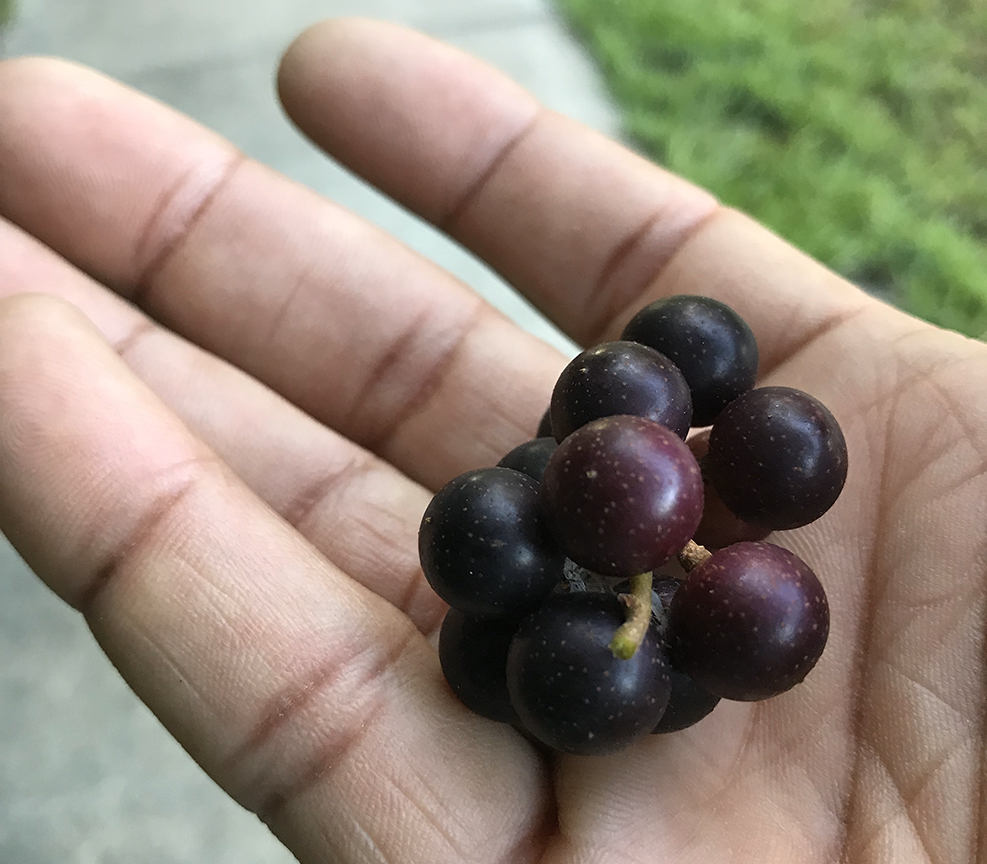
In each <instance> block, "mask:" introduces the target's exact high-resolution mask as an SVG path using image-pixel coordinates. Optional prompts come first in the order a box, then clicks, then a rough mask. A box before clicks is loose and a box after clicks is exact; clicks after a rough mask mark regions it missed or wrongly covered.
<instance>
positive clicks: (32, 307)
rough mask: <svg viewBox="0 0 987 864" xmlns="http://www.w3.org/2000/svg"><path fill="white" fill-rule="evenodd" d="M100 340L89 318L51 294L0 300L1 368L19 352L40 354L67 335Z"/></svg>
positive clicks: (23, 295) (29, 294)
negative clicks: (53, 342) (54, 339)
mask: <svg viewBox="0 0 987 864" xmlns="http://www.w3.org/2000/svg"><path fill="white" fill-rule="evenodd" d="M70 333H75V334H79V335H80V336H88V337H90V338H92V337H96V338H99V339H102V337H101V336H100V334H99V331H98V330H97V329H96V327H95V325H94V324H93V323H92V321H90V319H89V318H88V317H87V316H86V315H85V313H83V312H82V310H81V309H79V307H78V306H75V305H74V304H72V303H69V302H68V301H66V300H63V299H61V298H59V297H54V296H52V295H50V294H44V293H41V292H40V291H39V292H27V293H23V294H14V295H11V296H9V297H3V298H0V368H6V367H8V366H9V362H10V360H12V359H17V356H18V355H20V354H21V352H22V351H24V350H27V351H29V352H31V353H32V354H40V353H43V352H45V351H46V350H47V345H48V343H49V342H50V341H51V340H52V339H53V338H56V334H57V339H58V340H59V342H63V341H64V340H65V338H66V337H67V336H68V335H69V334H70Z"/></svg>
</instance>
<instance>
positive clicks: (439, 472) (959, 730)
mask: <svg viewBox="0 0 987 864" xmlns="http://www.w3.org/2000/svg"><path fill="white" fill-rule="evenodd" d="M279 87H280V92H281V96H282V101H283V103H284V105H285V107H286V109H287V111H288V113H289V115H290V116H291V118H292V119H293V120H294V122H295V123H297V124H298V126H299V127H300V128H301V129H302V130H303V131H304V132H305V133H306V134H308V135H309V136H310V137H311V138H312V139H313V141H315V142H316V143H317V144H318V145H320V146H321V147H323V148H324V149H325V150H326V151H327V152H328V153H329V154H331V155H332V156H333V157H334V158H336V159H338V160H340V161H341V162H342V163H344V164H345V165H347V166H348V167H350V168H351V169H352V170H354V171H355V172H357V173H358V174H360V175H362V176H363V177H365V178H366V179H367V180H368V181H370V182H371V183H373V184H375V185H377V186H378V187H379V188H381V189H382V190H383V191H385V192H386V193H388V194H389V195H391V196H393V197H394V198H395V199H396V200H398V201H399V202H401V203H402V204H404V205H405V206H407V207H408V208H409V209H411V210H412V211H415V212H417V213H418V214H420V215H421V216H422V217H423V218H424V219H427V220H429V221H430V222H432V223H434V224H435V225H436V226H438V227H439V228H440V229H441V230H443V231H445V232H446V233H448V234H449V235H450V236H451V237H453V238H455V239H456V240H458V241H459V242H461V243H462V244H463V245H465V246H466V247H468V248H469V249H471V250H473V251H474V252H475V253H476V254H477V255H478V256H480V257H481V258H483V259H484V260H485V261H487V262H488V263H489V264H490V265H491V266H492V267H493V268H495V269H496V270H497V271H499V272H500V273H501V274H502V275H503V276H504V278H505V279H506V280H508V281H509V282H510V283H511V284H512V285H514V286H515V287H516V289H517V290H518V291H520V292H522V293H523V294H524V295H525V296H526V297H527V298H529V299H530V300H531V302H533V303H534V304H535V305H536V306H537V307H538V308H540V309H541V310H543V311H544V312H545V313H546V314H547V315H548V316H549V317H550V318H552V319H553V320H554V321H555V322H557V323H558V325H559V326H560V327H561V328H563V329H564V330H565V331H566V332H568V333H569V334H570V335H571V336H572V337H573V338H574V339H575V340H577V341H578V342H580V343H583V344H593V343H596V342H600V341H604V340H605V339H608V338H615V337H616V336H617V335H618V334H619V333H620V331H621V329H622V327H623V325H624V323H625V322H626V321H627V320H628V319H629V317H630V316H631V314H633V312H634V311H635V310H637V309H639V308H640V307H641V306H643V305H644V304H645V303H647V302H649V301H650V300H652V299H654V298H657V297H660V296H663V295H668V294H674V293H698V294H705V295H709V296H713V297H716V298H718V299H721V300H723V301H725V302H727V303H728V304H730V305H731V306H733V307H734V308H735V309H736V310H737V311H738V312H739V313H740V314H741V315H742V316H743V317H744V318H745V319H746V320H747V321H748V322H749V323H750V324H751V326H752V329H753V330H754V332H755V335H756V336H757V339H758V342H759V345H760V348H761V362H762V366H761V370H760V382H761V383H764V384H769V383H770V384H785V385H790V386H795V387H800V388H802V389H804V390H807V391H809V392H810V393H812V394H813V395H815V396H817V397H818V398H819V399H821V400H822V401H823V402H824V403H825V404H827V405H828V406H829V407H830V409H831V410H832V411H833V413H834V414H835V415H836V417H837V418H838V419H839V421H840V423H841V424H842V427H843V429H844V432H845V434H846V437H847V441H848V447H849V453H850V473H849V478H848V481H847V485H846V488H845V491H844V493H843V495H842V497H841V498H840V500H839V501H838V502H837V504H836V506H835V507H834V508H833V509H832V510H831V511H830V512H829V513H828V514H826V515H825V516H824V517H823V518H822V519H820V520H819V521H818V522H816V523H814V524H812V525H810V526H807V527H805V528H802V529H799V530H796V531H792V532H786V533H784V534H781V535H776V537H775V538H774V539H775V540H776V542H779V543H781V544H783V545H785V546H787V547H789V548H791V549H792V550H793V551H795V552H796V553H797V554H799V555H801V556H802V557H803V558H805V559H806V560H807V561H808V562H810V564H811V565H812V567H813V568H814V569H815V570H816V572H817V573H819V574H820V576H821V578H822V580H823V582H824V584H825V586H826V588H827V591H828V593H829V598H830V604H831V610H832V631H831V636H830V641H829V645H828V647H827V650H826V652H825V653H824V655H823V657H822V660H821V661H820V663H819V665H818V666H817V667H816V669H815V670H814V671H813V672H812V673H811V674H810V676H809V677H808V678H807V680H806V681H805V682H804V683H803V684H802V685H800V686H799V687H797V688H795V689H794V690H792V691H790V692H789V693H787V694H785V695H783V696H780V697H777V698H775V699H772V700H769V701H766V702H763V703H756V704H740V703H722V704H721V705H720V707H718V708H717V710H716V711H715V712H714V713H713V714H712V715H711V716H710V717H709V718H707V719H706V720H704V721H703V722H702V723H700V724H699V725H698V726H696V727H694V728H693V729H690V730H687V731H685V732H682V733H677V734H675V735H670V736H650V737H649V738H648V739H647V740H644V741H642V742H641V743H639V744H637V745H635V746H634V747H632V748H631V749H630V750H628V751H626V752H624V753H621V754H618V755H615V756H608V757H600V758H579V757H565V756H562V757H559V756H549V755H546V754H544V753H541V752H539V751H537V750H536V749H535V748H533V747H532V746H530V745H529V744H528V742H527V741H525V740H524V739H523V738H522V737H520V736H519V735H517V734H516V733H515V732H514V731H513V730H512V729H510V728H507V727H505V726H501V725H497V724H494V723H491V722H488V721H486V720H483V719H481V718H479V717H476V716H474V715H472V714H471V713H470V712H469V711H467V710H466V709H465V708H463V707H462V706H461V705H459V703H458V702H457V701H456V700H455V699H454V697H453V696H452V695H451V693H450V691H449V690H448V688H447V686H446V685H445V684H444V682H443V680H442V677H441V672H440V670H439V666H438V662H437V658H436V655H435V651H434V649H433V648H432V647H431V645H430V643H429V641H428V636H429V635H432V634H434V631H435V629H436V627H437V626H438V623H439V622H440V620H441V616H442V614H443V611H444V610H443V607H442V605H441V603H440V602H439V601H438V600H437V599H436V597H435V596H434V595H433V594H432V593H431V592H430V590H429V588H428V586H427V584H425V583H424V581H423V578H422V575H421V572H420V570H419V567H418V563H417V552H416V540H415V538H416V534H417V529H418V524H419V520H420V518H421V515H422V511H423V510H424V507H425V505H426V504H427V502H428V500H429V496H430V494H431V491H432V490H435V489H437V488H438V487H439V486H441V485H442V484H443V483H444V482H445V481H447V480H449V479H450V478H451V477H453V476H454V475H456V474H458V473H460V472H462V471H464V470H467V469H469V468H473V467H477V466H482V465H490V464H493V463H494V462H496V461H497V459H499V457H500V456H501V455H503V453H505V452H507V450H509V449H511V448H512V447H513V446H515V445H516V444H518V443H520V442H521V441H523V440H525V439H527V438H529V437H531V435H532V434H533V431H534V429H535V428H536V426H537V424H538V419H539V417H540V415H541V412H542V411H543V410H544V408H545V405H546V404H547V400H548V397H549V394H550V392H551V388H552V384H553V382H554V379H555V377H556V376H557V374H558V372H559V371H560V370H561V368H562V366H563V365H564V362H565V358H563V357H562V356H561V355H559V354H558V353H556V351H555V350H554V349H552V348H549V347H548V346H546V345H545V344H543V343H541V342H539V341H537V340H536V339H534V338H533V337H531V336H528V335H526V334H525V333H523V332H521V331H520V330H519V329H518V328H517V327H516V326H515V325H514V324H513V323H511V322H510V321H508V320H507V319H505V318H504V317H503V316H502V315H500V314H499V313H498V312H496V311H494V310H493V309H491V308H490V307H489V306H488V305H486V304H485V303H484V302H482V301H481V300H480V299H478V298H477V297H476V296H475V295H474V294H473V293H471V292H470V291H469V290H468V289H467V288H466V287H465V286H463V285H462V284H459V283H458V282H457V281H456V280H454V279H453V278H452V277H450V276H449V275H448V274H446V273H444V272H442V271H441V270H439V269H438V268H437V267H435V266H434V265H432V264H431V263H429V262H427V261H425V260H424V259H422V258H420V257H418V256H417V255H415V254H414V253H412V252H411V251H409V250H408V249H407V248H405V247H403V246H401V245H400V244H399V243H397V242H396V241H394V240H393V239H391V238H389V237H388V236H387V235H385V234H383V233H382V232H381V231H380V230H378V229H376V228H374V227H372V226H370V225H368V224H365V223H364V222H362V221H361V220H360V219H358V218H356V217H355V216H353V215H351V214H348V213H346V212H345V211H343V210H342V209H341V208H339V207H337V206H335V205H334V204H332V203H331V202H328V201H325V200H322V199H320V198H319V197H318V196H316V195H315V194H313V193H312V192H310V191H308V190H306V189H304V188H301V187H299V186H298V185H295V184H293V183H292V182H289V181H288V180H286V179H284V178H283V177H280V176H278V175H276V174H275V173H273V172H272V171H270V170H269V169H267V168H265V167H263V166H262V165H259V164H256V163H254V162H251V161H250V160H248V159H246V158H244V157H243V156H241V155H240V154H239V153H237V152H236V150H235V149H234V148H233V147H231V146H230V145H229V144H228V143H226V142H224V141H223V140H221V139H220V138H218V137H217V136H215V135H213V134H212V133H210V132H209V131H207V130H205V129H203V128H201V127H199V126H197V125H196V124H194V123H193V122H191V121H190V120H188V119H187V118H184V117H181V116H178V115H177V114H175V113H174V112H172V111H171V110H169V109H167V108H165V107H163V106H162V105H160V104H157V103H155V102H153V101H151V100H149V99H147V98H145V97H143V96H141V95H139V94H137V93H134V92H132V91H130V90H128V89H126V88H124V87H122V86H121V85H119V84H117V83H114V82H112V81H109V80H106V79H105V78H103V77H101V76H99V75H98V74H96V73H94V72H92V71H89V70H86V69H83V68H79V67H76V66H73V65H70V64H67V63H64V62H59V61H55V60H41V59H18V60H13V61H8V62H5V63H3V64H0V118H2V121H0V166H2V170H0V217H2V218H0V294H2V296H3V299H2V300H0V528H2V529H3V531H4V532H5V533H6V534H7V536H8V537H9V538H10V539H11V541H12V542H13V543H14V544H15V546H16V547H17V549H18V550H19V551H20V552H21V554H22V555H23V556H24V557H25V559H26V560H27V561H28V563H29V564H30V565H31V566H32V567H33V569H34V570H35V572H37V574H38V575H39V576H40V577H41V578H42V579H43V580H44V581H45V582H46V583H47V584H48V585H49V586H51V588H52V589H53V590H54V591H55V592H57V593H58V595H59V596H61V597H62V598H63V599H64V600H65V601H66V602H68V603H70V604H72V605H73V606H75V607H76V608H77V609H78V610H79V611H80V612H81V613H82V614H84V615H85V616H86V619H87V621H88V623H89V625H90V627H91V628H92V631H93V632H94V634H95V635H96V637H97V639H98V640H99V642H100V643H101V645H102V646H103V648H104V649H105V651H106V652H107V654H108V655H109V656H110V657H111V659H112V660H113V662H114V663H115V664H116V665H117V666H118V668H119V669H120V672H121V673H122V674H123V676H124V677H125V678H126V680H127V681H128V682H129V683H130V685H131V686H132V687H133V689H134V690H135V691H136V692H137V693H138V694H139V695H140V696H141V698H143V699H144V700H145V701H146V702H147V704H148V705H149V706H151V708H152V709H153V710H154V711H155V712H156V713H157V714H158V716H159V717H160V718H161V720H162V721H163V722H164V724H165V725H166V726H167V727H168V729H169V730H170V731H171V732H172V733H173V734H174V735H175V736H176V738H177V739H178V740H179V741H180V742H181V743H182V745H183V746H184V747H185V748H186V749H187V750H188V751H189V752H190V753H191V754H192V755H193V756H194V758H195V759H196V760H198V762H199V763H200V764H201V765H202V767H203V768H204V769H205V770H206V771H207V772H208V773H209V774H210V775H211V776H212V777H214V778H215V779H216V781H217V782H218V783H219V784H220V785H221V786H222V787H223V788H224V789H225V790H226V791H228V793H229V794H230V795H232V796H233V797H234V798H235V799H236V800H237V801H239V802H240V803H241V804H242V805H243V806H244V807H247V808H249V809H251V810H253V811H255V812H256V813H258V815H259V816H260V817H261V818H262V819H264V820H265V821H266V822H267V824H268V825H269V826H270V828H271V830H273V831H274V832H275V833H276V835H277V836H278V837H279V838H280V839H281V840H282V841H283V842H284V843H285V844H286V845H287V846H288V848H289V849H291V851H292V852H293V853H294V854H295V855H296V856H297V857H298V858H299V859H300V860H301V861H303V862H324V861H334V862H371V861H388V862H402V864H415V862H429V864H437V862H457V864H462V862H528V861H541V862H551V864H560V862H573V864H574V862H586V864H589V862H606V864H609V862H655V861H661V862H670V864H672V862H674V864H679V862H714V861H715V862H728V861H738V862H746V861H757V862H774V861H777V862H788V864H791V862H836V861H846V862H886V861H894V862H905V864H907V862H918V861H932V862H936V864H946V862H973V861H984V860H985V856H987V852H985V848H984V847H985V845H987V840H985V838H987V830H985V818H987V817H985V812H987V811H985V808H984V797H985V788H987V787H985V775H984V760H983V755H984V711H985V674H984V651H985V645H984V623H985V608H987V607H985V584H987V580H985V549H987V546H985V541H987V471H985V460H987V347H985V346H984V345H983V344H980V343H978V342H974V341H970V340H967V339H964V338H962V337H961V336H958V335H956V334H954V333H950V332H945V331H942V330H938V329H936V328H933V327H931V326H929V325H927V324H925V323H922V322H920V321H918V320H915V319H913V318H910V317H908V316H907V315H905V314H903V313H901V312H898V311H896V310H894V309H892V308H890V307H888V306H886V305H883V304H882V303H880V302H878V301H877V300H874V299H872V298H870V297H868V296H866V295H865V294H863V293H861V292H860V291H859V290H857V289H856V288H855V287H853V286H851V285H849V284H847V283H846V282H844V281H842V280H841V279H840V278H838V277H837V276H835V275H834V274H832V273H830V272H829V271H827V270H826V269H825V268H823V267H822V266H820V265H819V264H817V263H815V262H813V261H812V260H810V259H809V258H807V257H806V256H804V255H802V254H801V253H799V252H798V251H796V250H794V249H792V248H791V247H789V246H788V245H786V244H785V243H784V242H782V241H781V240H779V239H778V238H777V237H775V236H774V235H772V234H771V233H770V232H768V231H767V230H765V229H764V228H762V227H760V226H758V225H757V224H755V223H754V222H752V221H751V220H750V219H748V218H746V217H744V216H743V215H741V214H738V213H736V212H734V211H732V210H730V209H728V208H725V207H721V206H719V205H718V204H717V202H716V201H714V199H713V198H711V197H710V196H709V195H708V194H706V193H705V192H703V191H701V190H699V189H697V188H695V187H693V186H691V185H690V184H688V183H686V182H685V181H683V180H681V179H678V178H676V177H674V176H672V175H670V174H668V173H667V172H665V171H663V170H662V169H660V168H658V167H655V166H653V165H651V164H649V163H648V162H646V161H644V160H643V159H641V158H639V157H638V156H636V155H634V154H632V153H631V152H629V151H628V150H626V149H624V148H622V147H621V146H619V145H617V144H616V143H614V142H611V141H609V140H606V139H604V138H602V137H600V136H598V135H597V134H595V133H593V132H591V131H588V130H587V129H585V128H581V127H580V126H578V125H577V124H575V123H573V122H572V121H570V120H567V119H565V118H563V117H560V116H558V115H555V114H553V113H551V112H549V111H547V110H545V109H543V108H541V107H540V106H539V105H538V104H537V103H536V102H535V101H534V100H533V99H532V98H531V97H530V96H529V95H527V94H526V93H524V92H523V91H522V90H520V89H519V88H518V87H517V86H516V85H515V84H513V83H512V82H510V81H508V80H507V79H506V78H504V77H503V76H502V75H501V74H500V73H498V72H496V71H494V70H493V69H491V68H489V67H487V66H484V65H483V64H480V63H479V62H477V61H475V60H473V59H471V58H469V57H467V56H465V55H463V54H462V53H460V52H458V51H456V50H453V49H451V48H449V47H446V46H443V45H441V44H438V43H436V42H433V41H431V40H430V39H427V38H426V37H424V36H421V35H418V34H415V33H412V32H410V31H406V30H403V29H401V28H399V27H396V26H393V25H387V24H382V23H374V22H369V21H364V20H340V21H332V22H326V23H323V24H320V25H317V26H315V27H313V28H312V29H311V30H309V31H307V32H306V33H305V34H303V35H302V36H301V37H300V38H299V39H298V40H297V42H296V43H295V44H294V45H293V46H292V47H291V48H290V50H289V51H288V53H287V54H286V56H285V58H284V61H283V63H282V67H281V69H280V75H279Z"/></svg>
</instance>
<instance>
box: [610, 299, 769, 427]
mask: <svg viewBox="0 0 987 864" xmlns="http://www.w3.org/2000/svg"><path fill="white" fill-rule="evenodd" d="M620 338H621V339H628V340H632V341H634V342H640V343H641V344H643V345H648V346H650V347H652V348H654V349H655V350H657V351H660V352H661V353H662V354H664V355H665V356H666V357H668V359H669V360H671V361H672V362H673V363H674V364H675V365H676V366H678V367H679V369H681V370H682V375H683V376H684V377H685V380H686V381H687V382H688V384H689V389H690V390H691V391H692V412H693V414H692V425H693V426H708V425H709V424H710V423H712V422H713V421H714V420H715V419H716V416H717V415H718V414H719V413H720V411H722V410H723V409H724V408H725V407H726V406H727V405H728V404H729V403H730V402H732V401H733V400H734V399H736V398H737V396H739V395H740V394H741V393H744V392H745V391H747V390H750V389H751V387H753V386H754V381H755V379H756V378H757V363H758V352H757V342H756V341H755V339H754V334H753V333H752V332H751V329H750V327H748V326H747V323H746V322H745V321H744V320H743V319H742V318H741V317H740V316H739V315H738V314H737V313H736V312H734V311H733V309H731V308H730V307H729V306H727V305H726V304H724V303H721V302H720V301H718V300H713V299H712V298H711V297H699V296H696V295H690V294H679V295H676V296H674V297H666V298H664V299H662V300H656V301H655V302H654V303H651V304H650V305H648V306H645V307H644V308H643V309H642V310H641V311H640V312H638V313H637V314H636V315H635V316H634V317H633V318H632V319H631V320H630V322H629V323H628V324H627V326H626V327H625V328H624V332H623V333H622V334H621V337H620Z"/></svg>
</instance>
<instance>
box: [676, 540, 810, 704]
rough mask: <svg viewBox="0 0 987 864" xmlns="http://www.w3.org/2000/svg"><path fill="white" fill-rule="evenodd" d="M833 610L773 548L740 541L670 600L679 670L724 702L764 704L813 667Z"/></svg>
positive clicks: (791, 560)
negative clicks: (761, 701)
mask: <svg viewBox="0 0 987 864" xmlns="http://www.w3.org/2000/svg"><path fill="white" fill-rule="evenodd" d="M828 634H829V604H828V602H827V600H826V593H825V591H824V590H823V587H822V585H821V584H820V582H819V579H818V578H817V577H816V575H815V574H814V573H813V572H812V570H810V569H809V567H808V565H807V564H806V563H805V562H804V561H802V560H801V559H800V558H799V557H798V556H797V555H795V554H794V553H792V552H789V551H788V550H787V549H783V548H781V547H780V546H775V545H774V544H773V543H765V542H752V543H735V544H734V545H732V546H727V547H726V548H725V549H720V550H719V551H717V552H714V553H713V554H712V556H711V557H709V558H708V559H706V560H705V561H704V562H703V563H702V564H700V565H698V566H697V567H696V568H695V569H693V570H692V571H691V572H690V573H689V575H688V577H687V578H686V579H685V581H684V582H683V583H682V585H681V586H680V587H679V589H678V591H677V592H676V594H675V597H674V599H673V600H672V606H671V611H670V615H669V632H668V640H669V653H670V656H671V659H672V663H673V665H674V667H675V668H677V669H679V670H681V671H683V672H685V673H686V674H688V675H689V676H690V677H692V678H693V679H694V680H695V681H696V683H697V684H699V685H700V686H701V687H704V688H705V689H707V690H709V691H710V692H711V693H715V694H716V695H718V696H722V697H723V698H724V699H736V700H740V701H745V702H746V701H753V700H757V699H767V698H768V697H770V696H775V695H777V694H779V693H783V692H785V691H786V690H788V689H790V688H791V687H794V686H795V685H796V684H798V683H799V682H800V681H802V679H803V678H805V676H806V675H807V674H808V673H809V671H810V670H811V669H812V667H813V666H814V665H815V664H816V661H817V660H818V659H819V657H820V655H821V654H822V652H823V648H824V647H825V645H826V638H827V636H828Z"/></svg>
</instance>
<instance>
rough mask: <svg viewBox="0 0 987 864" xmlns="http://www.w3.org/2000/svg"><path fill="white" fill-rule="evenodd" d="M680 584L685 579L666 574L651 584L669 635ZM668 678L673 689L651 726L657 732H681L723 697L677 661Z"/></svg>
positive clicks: (662, 629) (663, 629)
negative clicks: (673, 601) (705, 687)
mask: <svg viewBox="0 0 987 864" xmlns="http://www.w3.org/2000/svg"><path fill="white" fill-rule="evenodd" d="M681 585H682V582H681V580H679V579H672V578H664V579H657V580H655V583H654V586H653V588H652V591H653V592H654V594H655V596H656V598H657V601H658V602H657V603H656V604H655V609H654V614H655V615H656V617H657V619H658V621H657V622H656V624H658V627H659V631H660V632H661V633H662V634H663V635H664V636H666V637H667V633H668V612H669V610H670V609H671V605H672V599H673V598H674V597H675V594H676V593H677V592H678V589H679V587H680V586H681ZM666 653H667V652H666ZM669 680H670V682H671V692H670V693H669V696H668V706H667V707H666V708H665V713H664V714H662V715H661V720H659V721H658V725H657V726H655V728H654V729H653V730H652V733H653V734H655V735H663V734H665V733H668V732H679V731H681V730H682V729H687V728H688V727H689V726H694V725H695V724H696V723H698V722H699V721H700V720H702V719H703V718H704V717H705V716H706V715H708V714H709V713H710V712H711V711H712V710H713V709H714V708H715V707H716V706H717V704H718V703H719V701H720V697H719V696H714V695H713V694H712V693H710V692H709V691H708V690H706V689H704V688H703V687H700V686H699V685H698V684H697V683H696V682H695V681H693V680H692V678H691V677H690V676H688V675H686V673H685V672H682V671H681V670H679V669H676V668H675V666H674V665H672V666H671V669H670V670H669Z"/></svg>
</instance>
